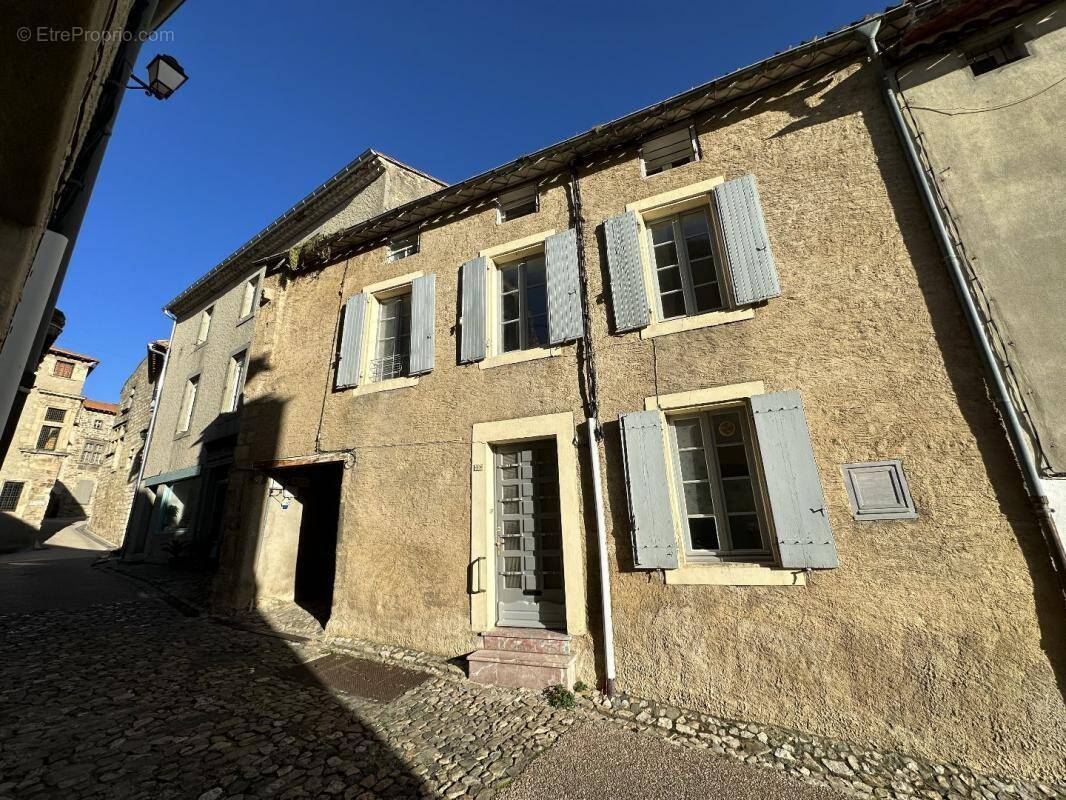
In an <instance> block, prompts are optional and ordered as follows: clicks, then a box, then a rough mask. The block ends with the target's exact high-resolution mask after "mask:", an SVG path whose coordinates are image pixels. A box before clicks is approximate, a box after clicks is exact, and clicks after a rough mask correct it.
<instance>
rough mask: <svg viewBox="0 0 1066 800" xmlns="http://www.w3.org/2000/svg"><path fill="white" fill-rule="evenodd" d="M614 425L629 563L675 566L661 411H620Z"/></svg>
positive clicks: (647, 566)
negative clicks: (625, 508) (619, 441)
mask: <svg viewBox="0 0 1066 800" xmlns="http://www.w3.org/2000/svg"><path fill="white" fill-rule="evenodd" d="M618 424H619V427H620V428H621V430H622V463H623V464H624V465H625V475H626V492H627V493H628V495H629V518H630V532H631V534H632V537H633V566H635V567H636V568H637V569H677V536H676V534H675V532H674V516H673V509H672V501H671V498H670V483H669V481H668V480H667V474H666V470H667V461H666V450H665V448H664V447H663V417H662V414H660V413H659V412H658V411H635V412H633V413H632V414H622V415H621V416H620V417H619V418H618Z"/></svg>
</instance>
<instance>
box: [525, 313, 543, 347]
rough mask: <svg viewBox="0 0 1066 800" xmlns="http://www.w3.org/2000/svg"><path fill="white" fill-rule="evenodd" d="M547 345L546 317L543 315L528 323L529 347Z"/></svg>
mask: <svg viewBox="0 0 1066 800" xmlns="http://www.w3.org/2000/svg"><path fill="white" fill-rule="evenodd" d="M547 344H548V315H547V314H543V315H541V316H539V317H534V318H533V319H530V321H529V345H528V346H529V347H544V346H546V345H547Z"/></svg>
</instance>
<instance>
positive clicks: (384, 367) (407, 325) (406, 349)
mask: <svg viewBox="0 0 1066 800" xmlns="http://www.w3.org/2000/svg"><path fill="white" fill-rule="evenodd" d="M410 361H411V295H410V293H407V294H402V295H399V296H396V297H390V298H388V299H379V300H378V330H377V344H376V346H375V350H374V357H373V359H372V360H371V362H370V380H372V381H385V380H389V379H390V378H402V377H404V376H405V375H407V374H408V372H409V368H410Z"/></svg>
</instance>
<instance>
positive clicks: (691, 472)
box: [677, 450, 707, 481]
mask: <svg viewBox="0 0 1066 800" xmlns="http://www.w3.org/2000/svg"><path fill="white" fill-rule="evenodd" d="M677 455H678V457H679V458H680V460H681V478H682V479H683V480H686V481H697V480H702V481H705V480H707V459H706V458H705V457H704V453H703V450H682V451H680V452H679V453H678V454H677Z"/></svg>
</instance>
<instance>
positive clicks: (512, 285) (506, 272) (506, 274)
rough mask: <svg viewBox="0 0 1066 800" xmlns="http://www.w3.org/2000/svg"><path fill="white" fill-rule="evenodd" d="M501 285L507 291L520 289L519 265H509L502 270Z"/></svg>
mask: <svg viewBox="0 0 1066 800" xmlns="http://www.w3.org/2000/svg"><path fill="white" fill-rule="evenodd" d="M500 285H501V286H502V287H503V291H505V292H515V291H518V267H507V268H506V269H501V270H500Z"/></svg>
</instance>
